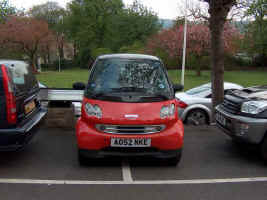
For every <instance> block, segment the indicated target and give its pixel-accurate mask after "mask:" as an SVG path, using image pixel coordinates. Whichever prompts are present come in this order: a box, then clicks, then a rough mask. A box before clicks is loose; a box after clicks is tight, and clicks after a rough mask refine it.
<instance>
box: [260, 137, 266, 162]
mask: <svg viewBox="0 0 267 200" xmlns="http://www.w3.org/2000/svg"><path fill="white" fill-rule="evenodd" d="M260 148H261V149H260V151H261V157H262V159H263V161H264V163H266V164H267V136H265V137H264V139H263V141H262V143H261V147H260Z"/></svg>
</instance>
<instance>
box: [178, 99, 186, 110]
mask: <svg viewBox="0 0 267 200" xmlns="http://www.w3.org/2000/svg"><path fill="white" fill-rule="evenodd" d="M177 106H178V107H179V108H186V107H187V106H188V105H187V104H186V103H185V102H183V101H180V100H178V103H177Z"/></svg>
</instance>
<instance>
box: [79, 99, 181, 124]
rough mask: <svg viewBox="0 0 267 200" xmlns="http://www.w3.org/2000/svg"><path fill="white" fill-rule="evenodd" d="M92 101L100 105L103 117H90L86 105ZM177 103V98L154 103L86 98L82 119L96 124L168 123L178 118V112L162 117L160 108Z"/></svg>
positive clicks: (93, 103)
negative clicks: (85, 108)
mask: <svg viewBox="0 0 267 200" xmlns="http://www.w3.org/2000/svg"><path fill="white" fill-rule="evenodd" d="M86 103H90V104H92V105H98V106H99V107H100V108H101V110H102V118H101V119H98V118H96V117H88V115H87V114H86V112H85V110H84V105H85V104H86ZM172 103H174V104H176V100H169V101H162V102H153V103H125V102H111V101H101V100H93V99H87V98H85V99H84V100H83V105H82V119H83V120H86V121H88V122H89V123H95V124H120V125H130V124H132V125H134V124H135V125H140V124H142V125H145V124H153V125H160V124H168V123H170V122H176V121H177V120H178V117H177V116H178V113H177V108H176V109H175V110H176V113H175V114H174V115H173V116H172V117H169V118H165V119H161V118H160V110H161V108H162V106H167V105H170V104H172Z"/></svg>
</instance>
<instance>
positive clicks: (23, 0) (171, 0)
mask: <svg viewBox="0 0 267 200" xmlns="http://www.w3.org/2000/svg"><path fill="white" fill-rule="evenodd" d="M53 1H56V2H58V3H59V4H60V5H61V6H63V7H65V6H66V4H67V3H68V2H70V1H71V0H53ZM133 1H134V0H123V2H124V3H125V4H126V5H128V4H131V3H132V2H133ZM9 2H10V4H11V5H13V6H15V7H17V8H25V9H29V8H31V7H32V6H34V5H37V4H42V3H45V2H47V0H9ZM140 2H141V3H142V4H143V5H145V6H146V7H148V8H151V9H152V10H153V11H154V12H156V13H157V14H158V16H159V18H163V19H175V18H176V17H177V16H178V14H179V12H180V9H179V7H181V3H183V2H184V0H140ZM179 4H180V5H179Z"/></svg>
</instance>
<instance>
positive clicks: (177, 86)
mask: <svg viewBox="0 0 267 200" xmlns="http://www.w3.org/2000/svg"><path fill="white" fill-rule="evenodd" d="M173 89H174V92H180V91H183V89H184V86H183V85H181V84H173Z"/></svg>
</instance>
